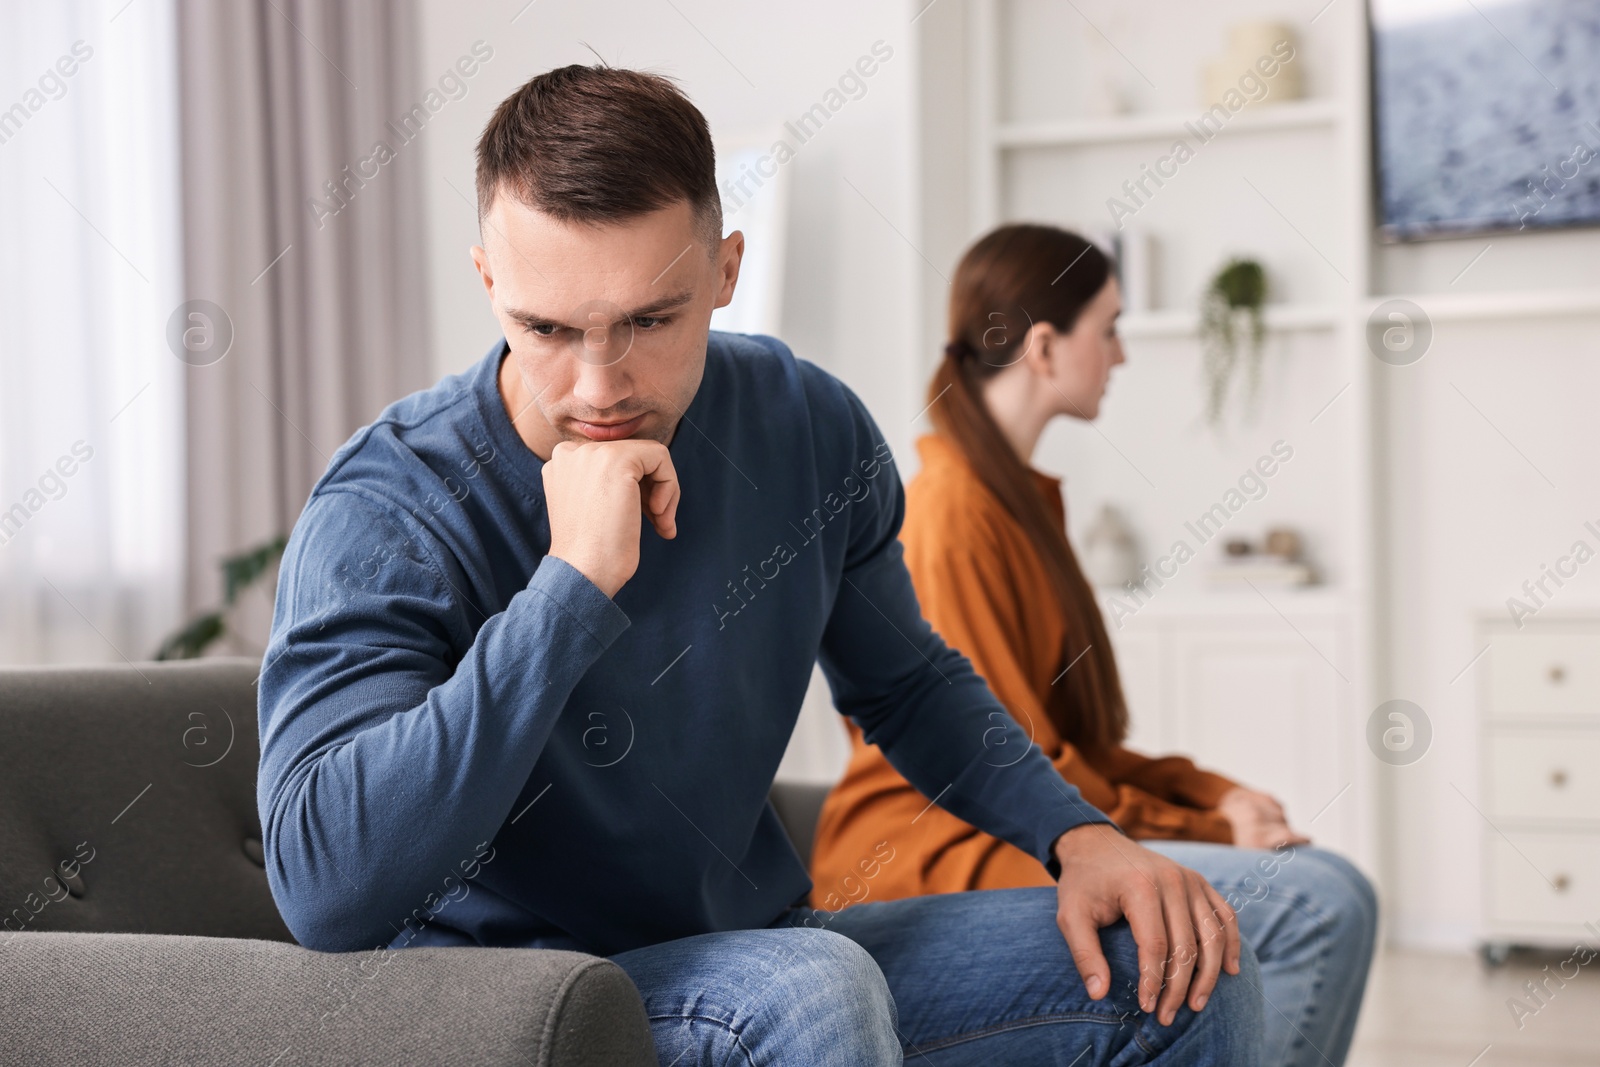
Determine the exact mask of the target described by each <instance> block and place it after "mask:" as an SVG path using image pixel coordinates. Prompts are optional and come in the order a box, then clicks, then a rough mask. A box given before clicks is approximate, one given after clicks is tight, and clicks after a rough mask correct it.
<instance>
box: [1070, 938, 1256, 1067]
mask: <svg viewBox="0 0 1600 1067" xmlns="http://www.w3.org/2000/svg"><path fill="white" fill-rule="evenodd" d="M1100 941H1101V946H1102V947H1103V948H1104V949H1105V951H1106V958H1107V961H1108V962H1110V964H1111V981H1112V995H1113V1000H1112V1004H1111V1005H1110V1006H1111V1007H1112V1008H1113V1010H1116V1011H1117V1012H1118V1014H1119V1015H1121V1016H1123V1017H1124V1018H1125V1019H1126V1020H1127V1021H1128V1022H1130V1023H1132V1024H1134V1025H1135V1026H1136V1028H1137V1031H1138V1041H1139V1042H1140V1044H1141V1045H1142V1046H1143V1047H1144V1048H1145V1049H1146V1050H1147V1051H1150V1052H1158V1051H1162V1050H1165V1049H1169V1048H1171V1047H1173V1046H1175V1045H1177V1044H1178V1043H1179V1042H1183V1043H1184V1047H1185V1048H1186V1049H1187V1050H1189V1051H1188V1053H1187V1054H1188V1055H1189V1056H1190V1057H1191V1059H1192V1062H1196V1063H1200V1062H1204V1063H1226V1064H1230V1065H1234V1067H1249V1065H1253V1064H1256V1063H1258V1062H1259V1059H1260V1051H1261V1048H1260V1046H1261V1034H1262V1028H1263V1027H1264V1026H1265V1024H1266V1015H1265V1012H1266V1007H1265V1004H1264V1002H1263V1000H1262V996H1261V968H1260V964H1259V963H1258V961H1257V959H1256V954H1255V950H1254V949H1253V948H1251V946H1250V943H1249V942H1248V941H1244V940H1241V941H1240V943H1239V973H1238V974H1236V975H1234V974H1229V973H1228V972H1227V971H1225V970H1223V971H1219V972H1218V974H1217V983H1216V986H1215V988H1213V989H1212V991H1211V995H1210V996H1209V997H1208V998H1207V999H1206V1003H1205V1006H1204V1007H1203V1008H1201V1009H1200V1010H1199V1011H1198V1012H1195V1011H1190V1010H1189V1008H1188V1006H1187V997H1186V998H1185V1005H1184V1007H1182V1008H1180V1009H1179V1011H1178V1015H1177V1018H1175V1019H1174V1020H1173V1021H1172V1025H1171V1026H1161V1025H1160V1023H1159V1020H1158V1019H1157V1018H1156V1014H1155V1013H1154V1012H1143V1011H1141V1010H1140V1009H1139V1007H1138V982H1139V964H1138V946H1137V944H1136V943H1135V942H1134V940H1133V934H1132V932H1131V931H1130V930H1129V929H1128V926H1127V923H1126V922H1117V923H1114V924H1112V925H1111V926H1108V927H1105V928H1104V929H1102V930H1101V931H1100ZM1170 969H1171V965H1170V963H1169V964H1168V970H1169V971H1170Z"/></svg>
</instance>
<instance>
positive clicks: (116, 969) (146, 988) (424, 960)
mask: <svg viewBox="0 0 1600 1067" xmlns="http://www.w3.org/2000/svg"><path fill="white" fill-rule="evenodd" d="M6 936H8V935H6V934H5V932H3V931H0V1005H4V1006H5V1007H4V1011H5V1019H4V1024H3V1027H0V1028H3V1029H4V1031H5V1033H6V1035H7V1036H6V1039H5V1042H4V1044H5V1046H6V1047H5V1049H4V1052H3V1053H0V1059H3V1060H5V1061H6V1062H8V1063H85V1064H94V1063H162V1064H211V1063H245V1064H259V1065H261V1067H269V1065H270V1067H293V1065H304V1064H372V1065H375V1067H379V1065H381V1067H398V1065H400V1064H412V1063H415V1064H430V1065H431V1064H442V1063H473V1064H507V1065H510V1064H518V1065H522V1067H528V1065H532V1067H568V1065H574V1067H576V1065H582V1067H589V1065H596V1067H599V1065H630V1067H631V1065H634V1064H640V1065H645V1064H649V1065H654V1064H655V1063H656V1062H657V1061H656V1054H655V1046H654V1044H653V1042H652V1041H651V1037H650V1027H649V1022H648V1020H646V1018H645V1013H644V1004H643V1002H642V1001H641V1000H640V998H639V993H638V990H637V989H635V988H634V985H633V983H632V982H631V981H630V980H629V978H628V976H627V974H626V973H625V972H624V971H623V970H622V968H620V967H618V966H617V965H616V964H615V963H612V962H611V961H610V960H606V959H603V958H601V957H598V956H591V955H587V954H585V953H581V952H563V951H557V950H554V949H512V948H422V947H419V948H408V949H403V950H398V951H388V950H382V949H380V950H376V951H373V952H356V953H325V952H313V951H311V950H309V949H305V948H301V947H300V946H298V945H290V944H284V943H281V942H275V941H246V940H235V939H230V938H215V937H178V936H169V935H161V934H76V933H20V934H15V935H9V940H6V939H5V937H6ZM11 1057H16V1058H15V1059H12V1058H11Z"/></svg>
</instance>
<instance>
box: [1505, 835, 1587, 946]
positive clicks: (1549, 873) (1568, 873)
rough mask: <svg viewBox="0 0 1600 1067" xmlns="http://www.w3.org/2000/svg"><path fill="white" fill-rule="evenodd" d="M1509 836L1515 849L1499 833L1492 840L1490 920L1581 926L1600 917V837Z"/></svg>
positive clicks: (1524, 923)
mask: <svg viewBox="0 0 1600 1067" xmlns="http://www.w3.org/2000/svg"><path fill="white" fill-rule="evenodd" d="M1508 836H1509V837H1510V838H1511V841H1512V842H1515V844H1516V847H1515V848H1513V847H1512V846H1511V844H1508V843H1507V841H1506V839H1505V838H1503V837H1501V836H1500V835H1499V834H1491V835H1490V836H1489V837H1488V846H1489V916H1490V918H1491V919H1492V920H1494V921H1496V922H1500V923H1507V924H1517V925H1526V924H1538V925H1543V926H1553V925H1557V924H1562V925H1567V924H1570V925H1573V926H1579V925H1582V923H1583V922H1584V921H1585V920H1593V919H1594V917H1595V915H1597V914H1600V834H1584V833H1520V832H1512V833H1510V834H1508ZM1524 857H1526V858H1524ZM1535 868H1537V870H1535ZM1547 879H1548V880H1547Z"/></svg>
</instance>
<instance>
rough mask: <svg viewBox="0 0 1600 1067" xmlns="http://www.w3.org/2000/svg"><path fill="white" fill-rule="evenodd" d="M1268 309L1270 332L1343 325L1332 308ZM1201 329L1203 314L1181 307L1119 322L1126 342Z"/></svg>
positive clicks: (1139, 314)
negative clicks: (1201, 316) (1201, 315)
mask: <svg viewBox="0 0 1600 1067" xmlns="http://www.w3.org/2000/svg"><path fill="white" fill-rule="evenodd" d="M1264 310H1265V313H1266V324H1267V330H1268V332H1273V331H1277V332H1283V331H1288V330H1332V329H1335V328H1336V327H1337V326H1338V325H1339V312H1338V310H1337V309H1336V308H1334V307H1332V306H1329V305H1324V304H1268V305H1266V307H1265V309H1264ZM1199 329H1200V313H1199V312H1197V311H1188V310H1184V309H1181V308H1165V309H1162V310H1160V311H1136V312H1126V313H1124V314H1123V315H1122V316H1121V317H1119V318H1118V319H1117V332H1118V333H1119V334H1121V335H1122V337H1123V339H1124V340H1144V339H1146V338H1156V337H1193V336H1195V335H1196V334H1197V333H1198V332H1199Z"/></svg>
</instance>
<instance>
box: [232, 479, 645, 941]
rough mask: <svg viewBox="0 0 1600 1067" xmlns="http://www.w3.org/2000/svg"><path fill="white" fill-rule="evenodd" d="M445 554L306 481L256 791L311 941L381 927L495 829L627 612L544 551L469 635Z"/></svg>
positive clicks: (380, 931) (294, 912) (362, 934)
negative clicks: (499, 607)
mask: <svg viewBox="0 0 1600 1067" xmlns="http://www.w3.org/2000/svg"><path fill="white" fill-rule="evenodd" d="M449 558H450V557H449V555H448V553H447V552H446V550H445V549H444V548H443V546H442V545H441V544H440V543H439V542H438V541H437V540H436V539H435V538H434V537H433V536H432V535H431V534H429V533H427V532H425V531H424V530H423V529H422V527H420V526H419V525H417V524H416V523H415V522H414V521H413V520H412V518H411V517H410V516H408V515H406V514H405V513H404V512H403V511H401V510H400V509H398V508H396V507H394V506H393V505H389V504H387V503H385V502H382V501H378V500H375V499H373V497H371V496H369V495H368V494H366V493H364V492H360V491H357V490H353V489H352V490H337V489H336V490H329V491H323V492H321V493H319V494H317V495H315V496H314V497H313V498H312V499H311V501H310V502H309V503H308V505H307V507H306V509H305V511H304V513H303V514H302V515H301V517H300V520H299V522H298V523H297V524H296V525H295V528H294V532H293V534H292V536H291V537H290V539H289V544H288V546H287V548H286V549H285V552H284V557H283V563H282V566H281V568H280V571H279V580H278V592H277V603H276V610H275V613H274V618H273V628H272V636H271V640H270V642H269V644H268V647H267V650H266V655H265V664H266V665H265V667H264V668H263V670H262V674H261V679H260V690H259V698H258V699H259V705H260V707H259V713H260V718H259V723H260V734H261V764H260V772H259V775H258V779H257V804H258V806H259V808H260V814H261V825H262V829H263V844H264V847H265V853H266V868H267V878H268V882H269V884H270V886H271V889H272V894H273V897H274V899H275V900H276V901H277V904H278V908H279V910H280V911H281V912H282V914H283V917H284V920H285V922H286V923H287V924H288V926H289V929H290V931H291V932H292V933H293V934H294V936H295V938H296V939H297V940H298V941H299V942H300V943H301V944H302V945H305V946H307V947H310V948H316V949H322V950H326V951H346V950H353V949H359V948H370V947H373V946H375V945H378V944H386V943H388V942H389V941H391V940H392V939H393V938H394V936H395V933H396V927H395V926H394V925H393V924H395V923H398V922H399V921H401V919H402V918H403V917H404V916H405V915H407V914H409V913H410V912H411V911H412V909H414V908H415V907H417V906H419V905H420V904H421V903H422V902H423V900H424V898H425V896H426V895H427V894H428V893H429V892H430V891H431V889H432V887H434V886H436V885H437V884H438V879H439V877H440V875H441V874H444V873H455V872H456V868H457V866H458V865H459V864H460V863H462V861H463V860H466V859H469V858H470V857H472V856H473V855H474V850H475V848H476V847H477V846H478V845H480V844H481V843H484V842H487V841H489V840H492V839H493V838H494V836H495V835H496V833H498V831H499V829H500V827H501V825H502V824H503V823H504V822H505V820H506V818H507V817H508V815H509V813H510V809H511V807H512V805H513V804H514V803H515V801H516V798H517V795H518V793H519V792H520V791H521V790H522V788H523V786H524V784H525V783H526V780H527V777H528V774H529V772H530V771H531V770H532V768H533V764H534V762H535V761H536V760H537V759H538V757H539V754H540V752H541V751H542V750H543V748H544V745H545V742H546V740H547V738H548V737H549V736H550V732H551V729H552V727H553V726H554V724H555V722H556V720H557V718H558V717H559V715H560V713H561V710H562V707H563V706H564V705H565V703H566V701H567V698H568V696H569V695H570V693H571V691H572V689H573V687H574V686H575V685H576V683H577V681H578V680H579V679H580V678H581V677H582V676H583V674H584V673H585V672H586V671H587V670H588V669H589V667H590V665H591V664H593V663H594V662H595V660H596V659H597V658H598V657H599V656H600V655H601V653H602V652H604V651H605V649H606V648H607V647H609V645H610V644H611V643H612V642H613V641H614V640H615V639H616V638H617V636H618V635H619V634H620V633H621V632H622V631H623V630H624V629H626V628H627V626H628V618H627V616H626V615H625V614H624V613H623V612H622V610H621V609H620V608H618V607H617V606H616V604H615V603H613V602H612V601H611V599H610V598H609V597H607V596H606V595H605V594H604V593H603V592H601V590H600V589H599V588H598V587H596V586H595V585H594V584H593V583H592V582H590V581H589V579H587V578H585V577H584V576H583V575H582V574H581V573H580V572H578V571H577V570H576V569H574V568H573V567H572V566H570V565H569V564H567V563H566V562H564V561H562V560H559V559H556V558H554V557H550V556H546V557H545V558H544V559H543V560H542V561H541V562H540V564H539V566H538V567H537V568H536V569H535V571H534V573H533V575H532V577H531V578H530V580H529V582H528V584H527V586H526V587H525V588H524V589H522V590H520V591H519V592H518V593H517V594H516V595H515V596H514V597H512V599H511V601H510V602H509V604H508V605H507V607H506V608H505V610H504V611H502V612H500V613H499V614H496V615H493V616H491V617H490V618H488V619H487V620H485V621H483V623H482V626H481V627H479V628H478V630H477V632H476V635H475V637H474V636H473V634H472V630H471V620H473V619H476V618H481V615H473V614H469V613H472V612H475V611H476V610H477V609H476V608H475V606H474V605H472V604H470V603H468V602H464V601H465V598H464V596H463V595H462V594H461V593H460V592H459V591H458V588H457V585H456V584H454V583H452V582H451V581H450V580H449V578H448V577H447V574H448V573H450V572H449V571H447V570H446V569H445V563H446V561H448V560H449ZM456 573H457V574H458V582H459V580H460V579H459V572H456Z"/></svg>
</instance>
